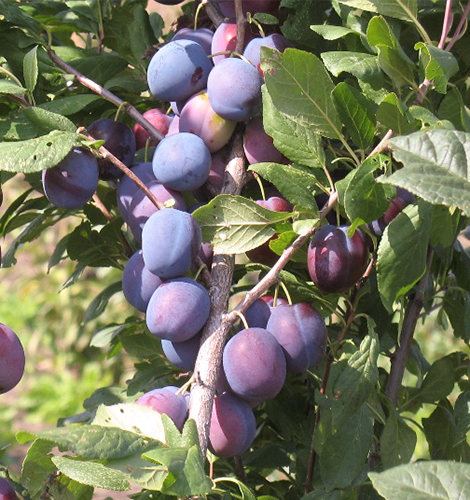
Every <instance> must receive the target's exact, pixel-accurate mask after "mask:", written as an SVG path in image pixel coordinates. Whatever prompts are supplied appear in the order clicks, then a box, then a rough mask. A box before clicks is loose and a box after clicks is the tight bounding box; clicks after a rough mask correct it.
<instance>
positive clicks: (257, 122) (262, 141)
mask: <svg viewBox="0 0 470 500" xmlns="http://www.w3.org/2000/svg"><path fill="white" fill-rule="evenodd" d="M243 150H244V151H245V156H246V159H247V160H248V163H250V165H251V164H253V163H262V162H273V163H288V160H287V158H286V157H285V156H284V155H283V154H282V153H281V152H280V151H278V150H277V149H276V147H275V146H274V144H273V139H272V138H271V137H270V136H269V135H268V134H267V133H266V132H265V130H264V127H263V118H262V117H260V116H255V117H254V118H252V119H251V120H250V121H249V122H248V123H247V125H246V128H245V133H244V134H243Z"/></svg>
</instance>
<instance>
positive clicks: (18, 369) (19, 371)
mask: <svg viewBox="0 0 470 500" xmlns="http://www.w3.org/2000/svg"><path fill="white" fill-rule="evenodd" d="M24 366H25V355H24V349H23V346H22V344H21V341H20V339H19V338H18V336H17V335H16V333H15V332H14V331H13V330H12V329H11V328H10V327H8V326H6V325H4V324H2V323H0V394H4V393H5V392H8V391H11V390H12V389H13V388H14V387H15V386H16V385H17V384H18V383H19V381H20V380H21V378H22V377H23V373H24Z"/></svg>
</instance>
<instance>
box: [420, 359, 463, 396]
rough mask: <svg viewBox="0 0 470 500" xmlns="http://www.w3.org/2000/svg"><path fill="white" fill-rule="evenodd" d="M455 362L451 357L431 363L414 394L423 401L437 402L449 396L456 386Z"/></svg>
mask: <svg viewBox="0 0 470 500" xmlns="http://www.w3.org/2000/svg"><path fill="white" fill-rule="evenodd" d="M454 383H455V375H454V363H453V362H452V359H451V358H449V357H447V356H446V357H444V358H441V359H438V360H437V361H436V362H434V363H433V364H432V365H431V368H430V369H429V371H428V373H427V374H426V377H424V380H423V384H422V385H421V387H420V389H419V391H418V392H417V393H416V394H415V395H414V396H413V399H418V400H419V401H420V402H422V403H435V402H437V401H440V400H441V399H444V398H445V397H446V396H448V395H449V394H450V393H451V392H452V389H453V388H454Z"/></svg>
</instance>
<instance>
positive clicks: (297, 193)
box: [248, 163, 318, 214]
mask: <svg viewBox="0 0 470 500" xmlns="http://www.w3.org/2000/svg"><path fill="white" fill-rule="evenodd" d="M248 171H253V172H256V173H258V174H259V175H261V177H262V178H263V179H266V180H267V181H269V182H271V183H272V184H274V185H275V186H276V187H277V189H279V191H280V193H281V194H282V196H284V198H286V199H287V200H288V201H289V202H290V203H292V204H293V205H295V206H298V207H302V208H306V209H307V210H309V211H311V212H312V213H313V214H318V207H317V204H316V202H315V198H314V194H315V192H316V191H317V190H318V188H317V185H318V180H317V178H316V176H315V175H314V174H313V173H311V171H308V170H307V169H305V168H301V167H296V166H294V165H292V166H291V165H279V164H278V163H255V164H254V165H251V166H250V168H249V169H248Z"/></svg>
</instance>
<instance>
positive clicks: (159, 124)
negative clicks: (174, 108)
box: [132, 108, 173, 149]
mask: <svg viewBox="0 0 470 500" xmlns="http://www.w3.org/2000/svg"><path fill="white" fill-rule="evenodd" d="M142 116H143V117H144V118H145V119H146V120H147V121H148V122H150V123H151V124H152V125H153V126H154V127H155V128H156V129H157V130H158V131H159V132H161V134H162V135H166V134H167V132H168V127H169V126H170V123H171V120H172V119H173V117H172V116H169V115H167V114H166V113H164V112H163V111H162V110H161V109H158V108H154V109H149V110H148V111H146V112H145V113H144V114H143V115H142ZM132 132H134V136H135V144H136V148H137V149H141V148H143V147H145V143H146V142H147V139H149V138H150V134H149V133H148V132H147V131H146V130H145V129H144V127H142V125H141V124H140V123H136V124H135V125H134V126H133V127H132ZM157 143H158V141H157V140H156V139H151V140H150V141H149V145H150V146H156V145H157Z"/></svg>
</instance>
